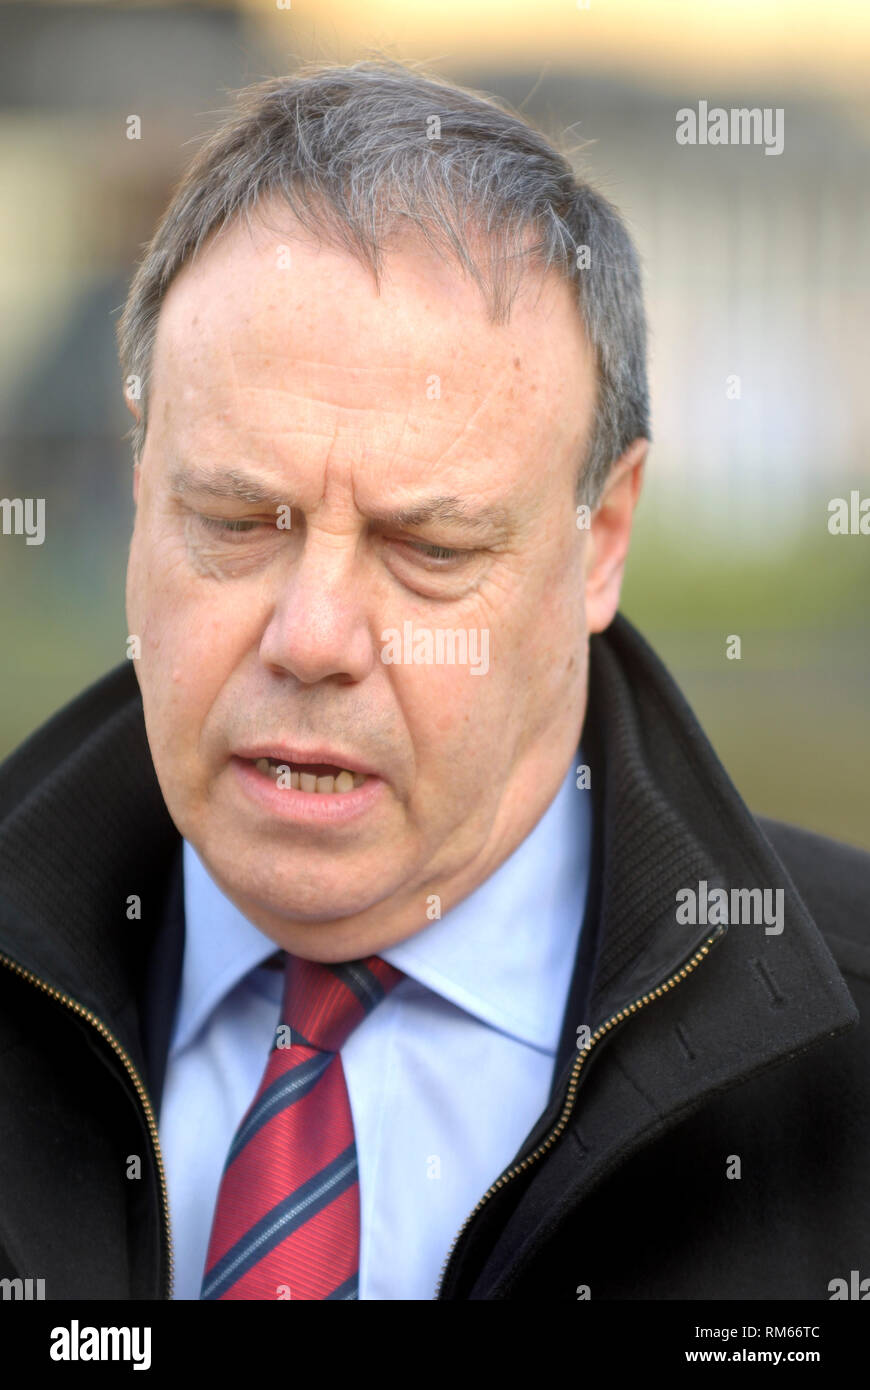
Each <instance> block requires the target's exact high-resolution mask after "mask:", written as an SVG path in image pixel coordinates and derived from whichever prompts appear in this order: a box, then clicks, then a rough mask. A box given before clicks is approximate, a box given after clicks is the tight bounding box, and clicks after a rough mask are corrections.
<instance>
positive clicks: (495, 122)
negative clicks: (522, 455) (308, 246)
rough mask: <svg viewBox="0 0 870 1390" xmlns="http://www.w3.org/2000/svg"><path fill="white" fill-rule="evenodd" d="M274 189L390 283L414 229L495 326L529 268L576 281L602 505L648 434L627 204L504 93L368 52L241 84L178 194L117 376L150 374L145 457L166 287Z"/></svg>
mask: <svg viewBox="0 0 870 1390" xmlns="http://www.w3.org/2000/svg"><path fill="white" fill-rule="evenodd" d="M433 118H437V120H434V119H433ZM433 133H434V136H435V138H432V137H433ZM274 196H278V197H280V198H283V200H284V202H285V203H286V204H287V205H288V206H289V207H290V209H291V210H292V212H293V214H294V215H295V217H296V218H297V219H298V221H299V223H300V224H301V225H302V226H303V227H304V228H306V229H307V230H308V231H309V232H311V233H313V234H314V235H315V236H316V237H317V238H322V239H326V240H329V241H330V242H331V243H332V244H333V245H337V246H339V247H343V248H344V249H345V250H347V251H348V252H349V253H350V254H352V255H355V256H356V257H357V258H358V259H359V260H361V261H362V263H363V264H364V265H367V266H368V267H369V268H370V269H371V271H372V272H373V274H374V277H375V282H376V285H377V286H378V288H380V281H381V274H382V269H383V262H384V255H385V252H386V251H387V249H388V238H389V237H390V235H391V234H392V233H393V232H395V231H400V230H401V229H402V228H403V227H408V226H412V227H414V228H416V229H417V230H418V231H419V233H420V234H421V235H422V236H423V238H424V239H425V241H426V242H427V244H428V245H429V246H430V247H431V248H432V249H433V251H434V252H435V253H436V254H438V255H440V256H441V257H442V259H447V258H449V257H450V256H451V255H452V256H453V257H455V258H456V260H457V261H458V262H459V264H460V266H461V267H462V269H463V270H464V271H465V272H466V273H467V274H469V275H471V276H472V278H473V279H474V281H475V283H476V284H477V285H478V287H479V289H480V290H481V293H482V294H483V296H484V301H485V304H486V307H487V312H488V314H489V317H490V321H491V322H495V323H503V322H505V321H507V319H508V318H509V316H510V309H511V305H512V303H513V299H514V296H515V294H516V290H517V282H518V279H519V277H520V275H521V274H522V271H523V269H524V268H526V267H528V266H529V265H532V264H533V265H535V266H538V267H540V269H541V270H544V271H546V270H548V269H550V268H555V269H557V270H558V271H560V272H561V273H562V274H563V275H564V276H565V277H566V278H568V279H569V280H571V281H572V282H573V283H574V284H575V286H576V291H577V303H578V307H579V310H580V313H581V316H582V320H583V325H584V329H585V332H586V337H587V339H588V341H589V342H590V344H591V346H592V348H593V351H594V354H595V361H596V368H597V391H596V401H595V409H594V414H593V419H592V422H591V428H590V431H589V435H588V439H587V443H586V448H585V450H584V458H583V459H581V460H579V461H578V482H577V500H578V501H579V502H581V503H582V502H586V503H587V505H590V506H593V507H594V506H595V505H596V504H597V502H598V500H599V498H600V495H601V491H602V489H603V486H604V484H605V482H606V479H607V475H608V473H609V471H610V468H611V465H612V464H613V462H614V461H615V460H616V459H617V458H619V456H620V455H621V454H622V453H623V452H624V451H625V450H626V449H627V448H628V446H629V444H631V442H632V440H634V439H636V438H638V437H639V436H640V437H643V438H645V439H649V438H650V437H651V436H650V428H649V401H648V390H647V378H646V321H645V315H644V307H643V293H642V288H641V276H640V269H639V264H638V257H637V253H636V251H635V249H634V246H633V244H632V241H631V237H630V235H629V233H628V231H627V229H626V227H625V225H624V223H623V221H622V218H621V217H620V214H619V213H618V212H617V210H616V209H615V208H614V207H613V205H612V204H611V203H609V202H608V201H607V199H606V198H604V197H603V196H602V195H601V194H600V193H598V192H597V191H595V190H594V189H593V188H592V187H591V186H590V185H589V184H588V183H586V182H582V181H580V180H579V179H578V178H577V177H576V176H575V174H574V171H573V169H572V167H571V164H570V163H569V161H568V158H567V157H566V156H565V155H563V154H561V153H560V152H558V151H557V149H556V148H555V147H554V145H553V144H551V143H550V142H549V141H548V140H547V139H546V138H545V137H544V135H542V134H540V133H539V132H538V131H537V130H535V129H533V128H532V127H531V126H530V125H529V124H528V122H527V121H526V120H525V119H523V118H522V117H520V116H519V115H517V114H515V113H514V112H513V111H511V110H510V109H508V107H507V106H506V105H505V104H503V103H501V102H499V101H498V100H497V99H496V98H494V97H492V96H490V95H489V94H486V95H485V94H482V93H478V92H473V91H470V90H467V89H464V88H459V87H456V86H454V85H453V84H451V83H448V82H446V81H443V80H442V79H440V78H438V77H435V76H432V75H427V74H424V73H422V72H420V71H418V70H414V69H413V68H410V67H409V66H407V65H405V64H403V63H399V62H395V61H392V60H389V59H388V60H377V61H373V60H365V61H361V62H358V63H355V64H352V65H350V66H327V65H322V64H318V63H309V64H305V65H303V66H302V67H300V68H299V69H298V70H297V71H296V72H295V73H294V74H293V75H292V76H289V77H279V78H270V79H268V80H267V81H263V82H257V83H254V84H253V85H251V86H248V87H245V88H244V89H243V90H242V91H240V92H238V93H237V94H236V109H235V110H234V111H232V112H231V113H230V114H229V115H228V116H227V117H226V118H225V120H224V121H223V123H222V124H221V125H220V126H219V128H218V129H217V130H215V131H214V133H213V134H212V135H211V136H210V137H209V138H208V139H207V140H206V141H205V143H204V144H203V146H202V147H201V149H200V150H199V151H198V153H197V154H196V156H195V157H194V159H193V161H192V163H191V164H190V166H189V168H188V170H187V172H186V174H185V175H184V177H183V178H182V180H181V182H180V183H179V184H178V186H177V188H176V189H175V191H174V193H173V196H172V198H171V200H170V203H169V206H168V207H167V209H166V211H165V213H164V215H163V217H162V218H161V220H160V223H159V225H158V227H157V230H156V231H155V233H154V235H153V237H152V239H151V241H150V242H149V244H148V246H147V247H146V249H145V254H144V256H143V258H142V260H141V262H140V263H139V266H138V268H137V270H136V273H135V275H134V277H133V280H132V283H131V285H130V290H129V293H128V296H127V300H126V303H125V305H124V308H123V312H122V315H121V318H120V319H119V322H118V328H117V335H118V348H119V355H120V360H121V368H122V372H123V375H124V377H125V379H126V380H127V381H129V378H131V377H132V378H134V379H135V380H137V381H138V397H139V405H140V418H139V419H138V420H137V422H136V424H135V426H134V427H133V429H132V430H131V431H130V435H129V437H130V438H131V439H132V444H133V455H134V459H135V460H137V461H138V460H139V459H140V458H141V455H142V451H143V448H144V443H145V433H146V429H147V398H148V387H149V383H150V379H151V369H152V357H153V350H154V341H155V337H156V332H157V318H158V314H159V312H160V306H161V303H162V301H163V297H164V295H165V294H166V291H167V289H168V288H169V285H170V284H171V282H172V280H173V279H174V277H175V276H176V275H177V274H178V272H179V271H180V270H181V268H182V267H183V266H184V265H185V264H186V263H187V262H188V261H190V260H191V259H192V258H193V257H195V256H196V254H197V253H198V251H199V250H200V249H201V248H202V246H203V244H204V242H205V241H206V240H207V238H209V237H210V236H211V235H212V234H213V233H218V232H220V231H221V229H222V228H224V227H226V226H227V225H229V224H230V223H231V222H232V221H234V220H235V219H236V218H237V217H239V216H241V215H244V216H245V217H246V218H247V219H248V220H249V222H250V214H251V211H252V210H253V209H254V208H255V207H257V206H258V204H260V203H261V201H262V200H263V199H266V198H269V197H274ZM400 219H406V220H405V221H404V222H401V221H400ZM469 229H473V230H474V231H475V232H477V233H479V235H478V236H476V237H475V238H474V239H472V237H471V236H470V235H469ZM530 238H537V239H536V240H530ZM475 248H477V249H478V250H482V255H483V260H484V261H485V262H486V264H485V265H481V263H480V260H479V259H478V258H477V257H476V256H475ZM583 248H588V253H584V251H583ZM587 255H588V265H585V264H583V261H584V259H585V258H586V256H587ZM133 394H136V393H135V392H134V393H133Z"/></svg>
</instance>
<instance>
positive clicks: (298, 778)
mask: <svg viewBox="0 0 870 1390" xmlns="http://www.w3.org/2000/svg"><path fill="white" fill-rule="evenodd" d="M255 767H256V768H257V771H258V772H266V773H269V774H270V775H272V776H274V777H275V778H276V780H277V778H278V777H279V776H281V775H282V774H283V777H284V781H283V784H282V785H284V786H287V785H288V782H287V774H288V773H289V774H290V777H289V786H290V788H291V789H292V790H293V791H303V792H349V791H350V789H351V788H352V787H361V786H362V784H363V782H364V781H365V780H366V779H365V773H364V772H348V771H347V770H346V769H342V771H341V772H339V774H338V776H337V777H317V776H315V774H314V773H313V772H294V771H293V770H292V769H291V767H290V765H289V763H276V762H274V761H273V760H272V759H271V758H258V759H257V761H256V763H255Z"/></svg>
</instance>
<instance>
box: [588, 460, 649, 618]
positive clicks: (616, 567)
mask: <svg viewBox="0 0 870 1390" xmlns="http://www.w3.org/2000/svg"><path fill="white" fill-rule="evenodd" d="M648 449H649V440H648V439H635V440H633V441H632V443H631V444H629V446H628V448H627V449H626V451H625V453H624V454H622V455H621V456H620V457H619V458H618V459H617V460H616V463H614V465H613V467H612V468H611V470H610V476H609V477H608V479H607V483H606V484H605V487H604V492H603V493H602V495H601V500H600V501H599V503H598V506H597V507H596V508H595V511H594V512H593V513H592V517H591V519H590V522H589V535H588V537H587V542H586V627H587V631H589V632H590V633H592V632H603V631H604V629H605V628H606V627H607V626H608V625H609V624H610V623H611V622H612V621H613V618H614V616H615V614H616V610H617V608H618V607H619V594H620V590H621V589H622V576H623V573H624V570H625V557H626V555H627V554H628V544H629V541H630V540H631V524H632V520H633V519H634V508H635V506H636V504H637V499H638V497H639V495H640V489H641V483H642V482H643V469H644V464H645V463H646V456H647V451H648Z"/></svg>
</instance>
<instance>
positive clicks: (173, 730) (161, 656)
mask: <svg viewBox="0 0 870 1390" xmlns="http://www.w3.org/2000/svg"><path fill="white" fill-rule="evenodd" d="M157 553H158V554H159V555H161V560H162V563H160V565H159V566H158V565H157V564H156V563H155V561H154V559H153V558H149V557H146V555H145V554H144V549H140V551H139V553H138V554H134V552H133V550H131V570H130V580H129V586H128V595H129V597H128V616H129V618H130V621H131V625H132V623H133V622H134V621H135V622H137V623H138V625H139V627H138V632H137V633H136V634H135V635H138V637H139V638H140V641H141V658H140V662H139V683H140V686H141V688H142V697H143V702H144V704H145V712H146V721H147V722H148V726H149V735H151V733H152V732H153V738H154V745H153V746H154V747H156V748H157V749H158V750H163V751H164V752H167V751H170V750H171V751H173V754H174V755H175V756H180V755H182V754H183V753H184V752H185V751H187V752H188V754H189V752H190V749H191V748H192V747H193V746H195V744H196V743H197V742H198V740H199V735H200V731H201V729H202V727H203V724H204V722H205V720H206V718H207V715H208V712H209V710H210V709H211V707H212V705H213V703H214V701H215V700H216V698H217V696H218V695H219V693H220V691H221V689H222V688H223V686H224V684H225V682H226V681H227V679H228V678H229V676H230V675H231V674H232V672H233V670H234V669H235V668H236V667H237V666H238V664H239V662H240V661H241V660H242V659H243V657H244V655H245V652H246V651H247V650H248V649H249V648H250V647H251V644H252V643H255V642H256V604H254V603H252V602H251V594H250V592H247V591H246V593H245V594H244V595H243V594H242V593H241V592H240V591H239V588H237V587H235V586H232V585H229V584H222V583H219V582H217V581H203V580H202V579H199V578H198V577H197V576H195V575H192V574H191V573H190V569H189V566H188V565H187V564H186V562H185V560H184V558H183V555H179V554H178V553H177V552H176V553H174V552H173V550H172V548H170V547H168V546H167V547H164V548H163V549H162V551H161V550H160V549H159V548H158V550H157ZM131 635H132V627H131Z"/></svg>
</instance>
